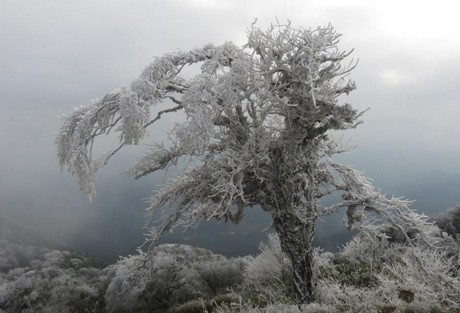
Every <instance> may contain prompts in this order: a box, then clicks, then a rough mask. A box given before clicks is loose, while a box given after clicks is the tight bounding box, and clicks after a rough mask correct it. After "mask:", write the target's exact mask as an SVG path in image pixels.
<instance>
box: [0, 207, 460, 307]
mask: <svg viewBox="0 0 460 313" xmlns="http://www.w3.org/2000/svg"><path fill="white" fill-rule="evenodd" d="M433 220H434V221H435V222H436V223H439V224H433V225H432V231H433V232H434V234H432V236H433V237H436V238H437V242H436V244H435V245H429V244H426V243H425V241H422V240H419V238H418V237H420V236H423V235H425V234H417V233H411V232H410V231H409V232H407V234H406V235H407V236H409V237H412V238H413V239H414V240H413V241H412V243H410V242H408V241H407V237H406V235H405V234H402V233H400V232H399V231H398V230H397V229H395V228H393V227H391V226H386V225H379V226H372V228H371V230H369V229H368V231H367V232H361V233H359V234H357V235H356V236H355V237H354V238H353V239H352V240H351V241H350V242H349V243H347V244H346V245H345V246H344V247H343V249H342V250H341V251H340V252H338V253H335V254H333V253H330V252H322V251H320V250H315V253H314V258H315V268H314V271H315V274H316V275H317V278H318V287H317V291H316V293H317V294H316V295H315V298H316V299H317V300H316V301H315V302H313V303H310V304H304V305H300V306H299V305H298V303H297V300H296V294H295V292H294V290H293V284H292V280H293V272H292V267H291V265H290V261H289V258H288V257H287V256H286V255H285V254H284V253H283V252H282V249H281V246H280V241H279V238H278V237H277V235H276V234H271V235H269V239H268V241H267V242H266V243H264V244H261V246H260V251H259V253H258V254H257V255H255V256H246V257H243V258H232V259H228V258H226V257H224V256H221V255H216V254H213V253H212V252H211V251H208V250H205V249H201V248H196V247H191V246H187V245H177V244H164V245H160V246H157V247H155V248H153V249H152V250H150V251H149V252H148V253H144V252H142V251H139V252H138V253H137V254H135V255H132V256H128V257H123V258H120V260H119V261H118V262H117V263H115V264H111V265H108V266H103V265H102V263H101V262H98V261H97V260H94V259H91V258H88V257H84V256H82V255H79V254H77V253H75V252H70V251H65V250H56V249H55V248H50V247H49V246H48V245H49V242H44V243H40V242H37V240H36V238H37V236H35V237H34V242H33V244H27V243H26V241H25V240H21V241H20V243H18V242H14V240H12V239H10V238H8V239H5V236H4V234H2V235H3V236H2V238H0V265H1V272H0V310H4V311H5V312H11V313H13V312H14V313H16V312H18V313H19V312H30V313H32V312H37V313H39V312H63V313H65V312H94V313H96V312H100V313H102V312H107V313H109V312H119V313H121V312H133V313H136V312H169V313H173V312H176V313H179V312H181V313H192V312H208V313H210V312H219V313H232V312H253V313H258V312H274V313H275V312H293V313H295V312H382V313H384V312H427V313H428V312H440V313H442V312H446V313H447V312H458V311H459V310H460V282H459V278H458V271H459V247H460V246H459V243H460V242H459V241H458V237H459V236H460V227H459V226H460V224H459V223H460V208H456V209H453V210H451V211H449V212H448V213H446V214H442V215H439V216H437V217H435V218H434V219H433ZM427 222H428V223H429V221H427ZM2 226H3V229H8V227H7V226H5V225H2ZM15 231H20V230H15ZM13 235H14V233H13ZM17 235H18V237H19V236H20V234H17ZM0 312H1V311H0Z"/></svg>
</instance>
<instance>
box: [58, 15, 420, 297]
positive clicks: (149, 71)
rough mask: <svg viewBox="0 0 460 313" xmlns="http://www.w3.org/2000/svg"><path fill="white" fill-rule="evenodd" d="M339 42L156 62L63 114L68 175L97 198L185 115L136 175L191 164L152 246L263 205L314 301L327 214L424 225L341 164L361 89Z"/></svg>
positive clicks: (281, 37) (175, 183)
mask: <svg viewBox="0 0 460 313" xmlns="http://www.w3.org/2000/svg"><path fill="white" fill-rule="evenodd" d="M339 38H340V35H339V34H337V33H336V32H335V30H334V29H333V27H332V26H330V25H329V26H327V27H319V28H316V29H304V28H295V27H292V26H291V25H290V23H289V24H287V25H281V24H276V25H273V26H271V27H270V28H269V29H268V30H261V29H260V28H258V27H256V26H254V25H252V27H251V28H250V29H249V30H248V39H247V43H246V44H245V45H244V46H242V47H238V46H236V45H235V44H233V43H230V42H227V43H225V44H223V45H221V46H214V45H206V46H204V47H203V48H199V49H196V50H192V51H188V52H183V51H179V52H174V53H170V54H166V55H165V56H163V57H159V58H156V59H155V61H154V62H153V63H152V64H150V65H149V66H147V67H146V68H145V70H144V71H143V72H142V74H141V75H140V77H139V78H138V79H136V80H134V81H133V82H132V83H131V85H130V86H129V87H123V88H121V89H119V90H116V91H113V92H111V93H108V94H107V95H105V96H104V97H103V98H101V99H96V100H93V101H91V102H90V103H89V104H88V105H84V106H81V107H79V108H77V109H76V110H75V111H74V112H73V113H72V114H71V115H69V116H67V117H65V119H64V122H63V125H62V128H61V129H60V132H59V134H58V136H57V139H56V144H57V146H58V157H59V162H60V165H61V169H62V168H64V167H67V168H68V169H69V171H70V172H71V173H72V174H73V175H74V176H75V177H76V179H77V181H78V183H79V184H80V187H81V190H82V191H83V192H84V193H85V194H86V195H87V196H88V197H89V198H92V197H93V196H94V195H95V174H96V172H97V170H98V169H99V168H100V167H102V166H104V165H106V164H107V162H108V160H109V159H110V158H111V157H112V156H113V155H114V154H115V153H117V152H118V151H119V150H120V149H122V148H123V146H126V145H137V144H139V143H141V141H142V140H143V139H144V138H145V137H146V134H147V132H148V128H149V127H150V126H152V125H153V124H154V123H155V122H156V121H158V120H159V119H160V118H161V117H163V116H165V115H166V114H174V112H178V111H182V112H183V113H184V114H185V118H183V122H181V123H179V124H176V125H175V126H174V127H173V128H172V129H171V130H170V133H169V138H170V139H171V140H170V142H168V143H167V144H163V143H161V144H160V143H157V144H152V145H150V149H149V151H148V153H146V155H145V156H143V157H141V158H140V159H139V160H138V161H137V162H136V163H135V164H134V165H133V166H132V168H130V169H129V170H127V174H129V175H132V176H133V177H135V178H136V179H138V178H140V177H143V176H145V175H147V174H150V173H153V172H155V171H158V170H161V169H164V168H166V167H168V166H169V165H171V164H177V162H178V161H180V160H181V159H183V158H186V157H189V158H192V159H193V162H191V164H193V166H190V167H189V168H188V169H187V170H184V171H183V172H182V173H181V174H180V175H178V176H177V177H175V178H174V179H173V180H172V181H171V182H170V183H168V184H166V185H165V186H164V187H163V188H162V189H161V190H159V191H157V192H155V193H154V194H153V196H152V197H151V198H150V199H149V209H148V217H147V225H149V226H151V230H150V231H149V234H148V236H149V239H150V240H151V241H152V242H153V243H155V242H156V241H157V240H158V238H159V236H160V235H161V234H163V233H164V232H166V231H169V230H171V229H173V228H174V227H176V226H178V225H181V226H191V225H197V224H198V223H200V222H201V221H204V220H209V219H213V218H214V219H218V220H225V221H230V222H233V223H238V222H239V221H240V220H241V219H242V218H243V213H244V210H245V209H247V208H250V207H253V206H255V205H258V206H260V207H261V208H262V209H263V210H264V211H266V212H268V213H269V214H270V215H271V217H272V220H273V228H274V229H275V230H276V232H277V233H278V235H279V237H280V241H281V246H282V249H283V251H284V252H285V253H286V254H287V256H288V257H289V258H290V261H291V263H292V270H293V276H294V290H295V291H296V295H297V298H298V301H299V303H306V302H311V301H313V300H314V296H315V295H314V291H315V284H316V283H315V275H314V268H313V246H312V241H313V237H314V233H315V222H316V220H317V219H318V218H320V217H321V216H324V215H329V214H332V213H335V212H338V211H339V210H341V209H342V208H344V209H345V210H346V214H345V218H344V220H345V223H346V225H347V226H348V227H352V226H353V225H357V224H359V223H360V222H361V220H362V218H363V217H364V216H365V212H366V211H375V212H377V213H379V214H380V215H381V216H383V217H384V218H385V219H386V220H387V221H388V222H390V223H391V224H394V225H396V226H397V227H398V228H400V229H401V230H405V229H406V228H407V227H409V226H410V225H413V224H414V223H417V221H418V220H417V218H414V216H412V215H411V213H410V211H409V209H408V204H409V202H407V201H403V200H400V199H396V198H391V199H388V198H386V197H384V196H382V195H380V194H379V193H378V192H377V191H376V190H375V189H374V188H373V187H372V185H371V184H370V183H369V181H368V180H367V179H366V178H365V177H364V176H363V175H362V174H361V173H360V172H358V171H356V170H354V169H352V168H350V167H348V166H346V165H343V164H338V163H335V162H334V161H333V160H332V159H331V156H332V155H333V154H335V153H340V152H342V151H343V149H342V148H341V147H340V146H339V145H338V144H336V143H335V142H334V140H333V138H331V134H332V132H333V131H337V130H346V129H350V128H354V127H356V126H357V125H358V124H359V123H360V120H359V118H360V116H361V114H362V112H358V110H356V109H355V108H353V107H352V106H351V105H349V104H340V103H339V101H338V99H339V97H340V96H341V95H343V94H348V93H349V92H351V91H352V90H353V89H355V84H354V83H353V82H352V81H349V80H346V79H345V78H346V76H347V74H348V73H349V72H350V71H351V70H352V69H353V68H354V67H355V63H354V62H348V61H347V63H346V64H344V60H345V59H346V58H347V57H348V56H349V55H350V53H351V52H345V51H341V50H339V49H338V48H337V44H338V42H339ZM194 64H200V65H201V67H200V70H199V72H198V70H197V72H198V74H196V76H194V77H193V78H191V79H187V78H185V76H184V75H183V72H182V70H183V69H184V68H186V67H188V66H191V65H194ZM181 72H182V73H181ZM111 131H112V132H114V133H117V134H118V135H119V146H118V147H117V148H116V149H115V150H113V151H109V152H107V153H105V154H103V155H102V156H98V157H92V153H91V151H92V146H93V143H94V141H95V139H96V138H97V137H98V136H100V135H106V134H108V133H109V132H111ZM333 193H339V194H340V196H341V198H339V199H340V201H338V203H337V204H335V205H333V206H330V207H321V206H319V205H318V201H319V199H321V198H322V197H324V196H327V195H330V194H333ZM168 206H169V207H170V208H169V209H167V210H165V211H162V213H163V214H161V223H160V224H158V223H154V221H155V219H156V218H154V216H157V213H159V212H157V211H159V210H160V211H161V210H164V208H165V207H166V208H167V207H168ZM165 212H166V214H165ZM392 212H393V213H395V212H396V213H397V214H396V215H394V214H391V213H392ZM414 221H415V222H414Z"/></svg>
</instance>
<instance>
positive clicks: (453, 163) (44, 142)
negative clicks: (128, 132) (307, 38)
mask: <svg viewBox="0 0 460 313" xmlns="http://www.w3.org/2000/svg"><path fill="white" fill-rule="evenodd" d="M0 4H1V7H0V49H1V52H0V53H1V54H0V88H1V89H0V140H1V141H0V142H1V152H0V213H1V214H5V215H7V216H13V215H16V216H21V217H23V218H24V220H29V221H30V220H43V219H45V220H49V219H50V216H52V217H53V218H51V220H52V223H54V224H53V225H54V226H53V227H54V228H56V229H57V228H58V226H56V225H60V226H59V227H60V228H59V229H60V231H62V232H64V231H67V232H70V233H78V232H79V231H81V225H82V224H84V223H88V220H89V219H90V218H91V217H94V214H95V213H94V208H91V205H89V204H88V203H87V202H86V201H85V199H84V198H83V197H82V196H81V195H80V194H78V187H77V185H76V184H75V183H74V182H73V181H72V178H71V177H70V175H69V174H67V173H62V174H61V173H59V169H58V166H57V159H56V149H55V147H54V144H53V140H54V137H55V134H56V133H57V130H58V128H59V125H60V120H59V118H58V115H60V114H65V113H70V112H71V110H72V107H74V106H77V105H80V104H84V103H86V102H88V100H89V99H91V98H95V97H99V96H103V95H104V94H105V93H106V92H109V91H111V90H113V89H115V88H118V87H119V86H121V85H125V84H129V82H130V81H132V80H133V79H135V78H136V77H137V76H138V75H139V73H140V72H141V70H142V69H143V68H144V67H145V66H146V65H147V64H149V63H150V62H151V61H152V60H153V57H154V56H160V55H162V54H164V53H167V52H171V51H175V50H177V49H185V50H187V49H193V48H196V47H200V46H203V45H205V44H207V43H214V44H221V43H224V42H225V41H233V42H235V43H237V44H244V43H245V36H246V30H247V28H248V27H249V26H250V25H251V23H252V22H253V21H254V19H255V18H258V25H259V26H260V27H263V28H265V27H268V25H269V24H270V23H271V22H275V18H278V20H279V21H281V22H283V21H286V19H290V20H291V21H292V23H293V24H294V25H295V26H303V27H306V28H308V27H316V26H318V25H327V24H328V23H332V25H333V26H335V28H336V29H337V30H338V32H340V33H342V34H343V37H342V40H341V43H340V47H341V48H343V49H351V48H354V49H355V51H354V53H353V56H354V58H358V59H359V65H358V67H357V68H356V69H355V71H354V72H353V73H352V75H351V78H352V79H353V80H355V81H356V83H357V87H358V88H357V90H356V91H355V92H354V93H353V94H352V95H350V96H349V97H347V98H343V99H342V101H346V102H349V103H351V104H353V105H355V106H356V107H357V108H360V109H364V108H367V107H370V108H371V110H370V111H368V112H367V113H366V114H365V116H364V120H365V123H364V124H363V125H361V126H360V127H359V129H357V130H354V131H352V132H351V133H350V134H349V136H350V137H351V138H352V142H353V143H354V144H356V145H358V149H357V150H356V152H355V153H354V154H353V155H351V156H350V157H348V159H349V160H351V161H352V163H353V164H355V165H356V166H358V167H360V168H362V169H364V170H366V172H368V173H370V174H375V175H377V176H378V175H381V177H377V178H380V179H382V180H383V178H382V177H383V176H384V174H385V175H387V176H386V178H387V179H403V177H401V175H403V174H402V173H404V169H408V171H410V170H412V171H419V170H420V171H422V170H423V171H426V172H427V173H429V172H431V171H438V170H441V171H443V172H445V173H459V172H460V162H458V160H460V139H459V136H460V123H459V120H460V92H459V87H458V86H459V85H460V34H459V30H460V19H459V18H458V12H460V4H457V1H449V0H438V1H403V0H390V1H388V0H387V1H379V2H376V1H366V0H348V1H344V0H321V1H319V0H318V1H310V0H299V1H290V0H284V1H268V0H264V1H262V0H261V1H249V0H246V1H224V0H222V1H218V0H189V1H185V0H184V1H177V0H176V1H174V0H169V1H153V0H149V1H136V0H134V1H133V0H131V1H127V0H126V1H115V0H110V1H109V0H107V1H95V0H91V1H89V0H88V1H82V0H78V1H77V0H73V1H69V0H55V1H50V0H27V1H26V0H0ZM163 123H164V124H162V125H166V124H167V121H163ZM150 139H152V140H153V139H154V138H152V137H150ZM118 164H119V165H114V166H113V167H109V168H108V169H106V170H105V172H104V171H103V173H102V178H101V179H100V180H99V181H100V182H101V184H103V183H104V179H108V178H107V177H112V176H113V175H115V174H117V173H118V172H119V170H120V169H121V167H122V165H128V164H129V160H128V159H127V157H126V161H125V159H124V158H121V159H119V161H118ZM379 173H380V174H379ZM104 175H105V176H104ZM398 175H399V176H398ZM104 177H105V178H104ZM110 179H112V178H110ZM117 179H120V184H125V181H124V180H123V179H124V178H117ZM133 184H134V183H133ZM458 187H459V189H460V186H458ZM77 194H78V195H77ZM102 197H103V196H102ZM81 212H84V213H81ZM89 212H90V213H89ZM43 223H44V222H43ZM54 228H53V229H54Z"/></svg>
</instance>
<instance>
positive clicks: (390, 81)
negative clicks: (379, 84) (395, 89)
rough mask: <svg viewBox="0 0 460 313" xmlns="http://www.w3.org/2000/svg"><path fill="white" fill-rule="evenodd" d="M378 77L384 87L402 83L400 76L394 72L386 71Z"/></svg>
mask: <svg viewBox="0 0 460 313" xmlns="http://www.w3.org/2000/svg"><path fill="white" fill-rule="evenodd" d="M380 77H381V79H382V81H383V83H384V84H385V85H392V86H397V85H401V84H402V83H403V77H402V75H401V74H400V73H399V72H398V71H396V70H387V71H385V72H383V73H382V74H381V75H380Z"/></svg>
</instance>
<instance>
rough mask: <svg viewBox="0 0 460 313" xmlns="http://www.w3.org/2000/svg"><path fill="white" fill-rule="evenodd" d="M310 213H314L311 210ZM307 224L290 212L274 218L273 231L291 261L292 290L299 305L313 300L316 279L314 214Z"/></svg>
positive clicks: (281, 213)
mask: <svg viewBox="0 0 460 313" xmlns="http://www.w3.org/2000/svg"><path fill="white" fill-rule="evenodd" d="M311 211H312V213H313V212H314V210H313V208H311ZM310 216H311V218H310V219H309V220H308V222H307V223H305V221H302V220H300V219H299V218H298V217H297V216H296V215H295V214H293V213H290V212H279V214H277V216H276V217H274V222H275V223H274V224H275V229H276V231H277V233H278V235H279V237H280V243H281V248H282V250H283V252H284V253H286V254H287V256H288V257H289V259H290V261H291V265H292V273H293V279H294V290H295V292H296V294H297V299H298V302H299V304H303V303H311V302H313V301H314V299H315V294H314V293H315V289H316V277H315V273H314V269H313V266H314V259H313V238H314V234H315V220H316V218H314V214H310Z"/></svg>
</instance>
